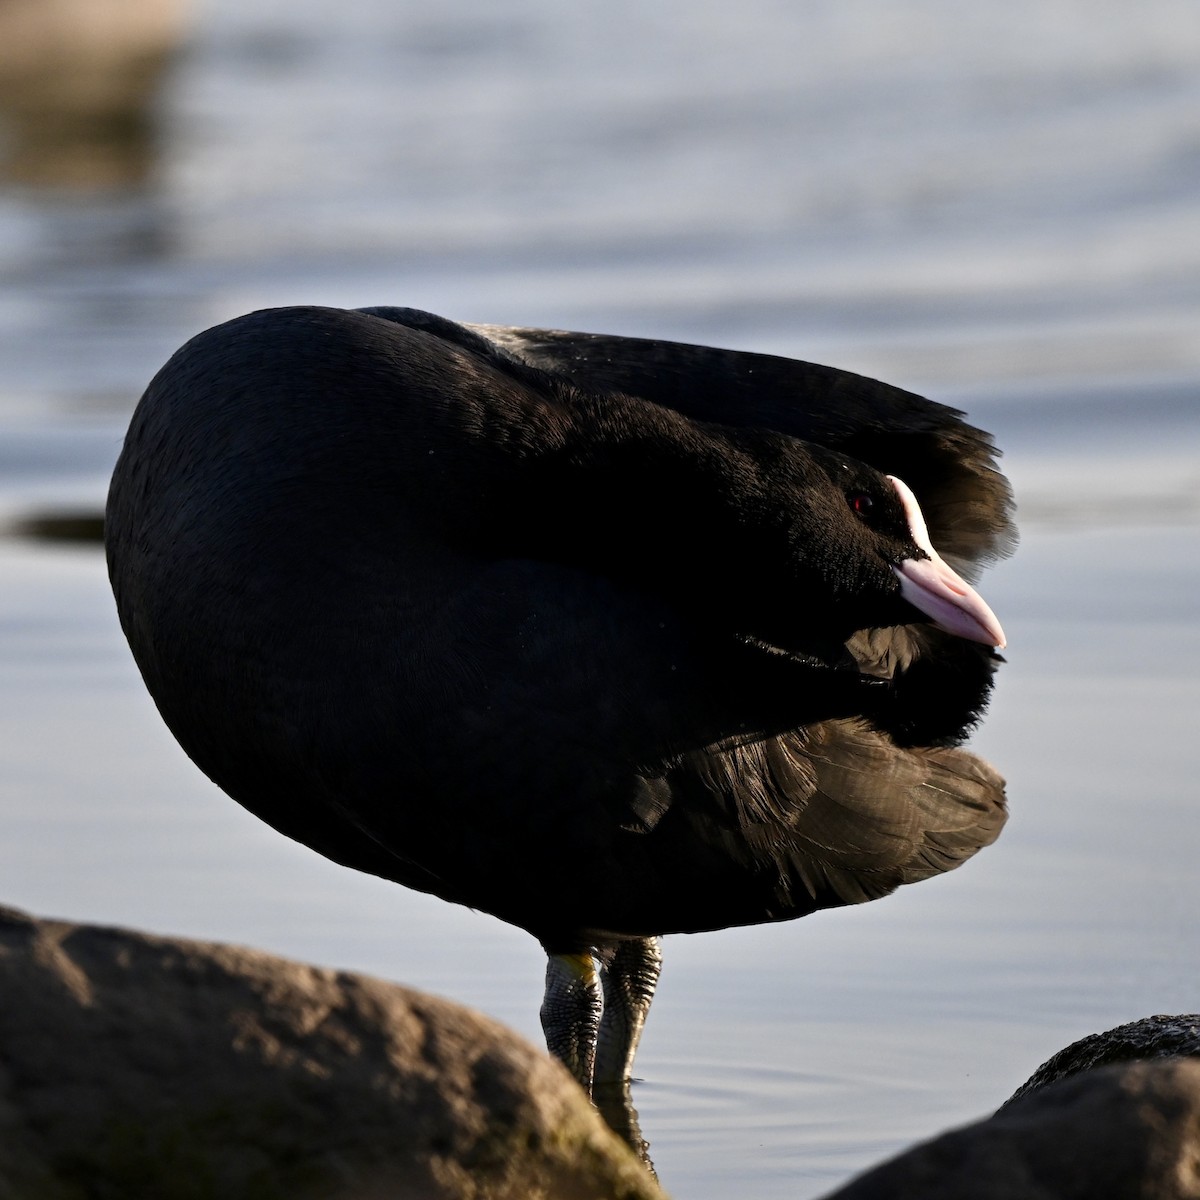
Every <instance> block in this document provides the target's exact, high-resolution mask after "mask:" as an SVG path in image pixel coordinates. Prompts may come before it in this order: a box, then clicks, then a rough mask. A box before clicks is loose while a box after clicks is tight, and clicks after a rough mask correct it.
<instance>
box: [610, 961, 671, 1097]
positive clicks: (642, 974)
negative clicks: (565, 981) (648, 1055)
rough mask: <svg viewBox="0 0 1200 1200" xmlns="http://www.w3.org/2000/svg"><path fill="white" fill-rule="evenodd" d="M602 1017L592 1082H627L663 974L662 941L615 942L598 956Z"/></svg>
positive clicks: (631, 1072)
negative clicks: (599, 961)
mask: <svg viewBox="0 0 1200 1200" xmlns="http://www.w3.org/2000/svg"><path fill="white" fill-rule="evenodd" d="M601 964H602V970H601V977H602V979H603V984H604V1016H603V1018H602V1020H601V1022H600V1035H599V1043H598V1046H597V1050H596V1066H595V1076H594V1077H595V1082H596V1083H597V1084H601V1083H604V1084H609V1083H623V1082H627V1081H628V1080H629V1079H630V1077H631V1076H632V1074H633V1057H634V1055H635V1054H636V1053H637V1048H638V1042H639V1041H640V1040H641V1036H642V1029H643V1028H644V1027H645V1024H646V1014H647V1013H649V1011H650V1002H651V1001H652V1000H653V999H654V989H655V986H656V985H657V984H658V974H659V972H660V971H661V970H662V939H661V938H637V939H636V940H633V941H627V942H617V943H615V945H613V946H612V947H610V948H606V949H605V950H604V951H603V952H602V954H601Z"/></svg>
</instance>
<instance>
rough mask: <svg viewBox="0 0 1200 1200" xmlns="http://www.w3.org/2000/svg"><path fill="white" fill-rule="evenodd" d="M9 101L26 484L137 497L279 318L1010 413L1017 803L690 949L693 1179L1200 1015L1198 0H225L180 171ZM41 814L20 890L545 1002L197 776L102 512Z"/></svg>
mask: <svg viewBox="0 0 1200 1200" xmlns="http://www.w3.org/2000/svg"><path fill="white" fill-rule="evenodd" d="M5 120H7V121H8V122H9V126H8V127H6V126H5V124H4V122H5ZM13 123H14V118H13V117H12V115H11V114H7V115H6V114H5V113H4V112H3V111H2V110H0V172H5V174H4V177H3V179H0V521H8V520H9V519H10V518H16V517H19V516H20V515H22V514H23V513H27V512H29V511H33V510H40V509H46V508H51V509H53V508H65V507H70V506H83V507H85V508H88V507H91V508H98V507H99V505H100V504H101V503H102V499H103V494H104V488H105V484H106V477H107V473H108V470H109V469H110V467H111V463H112V461H113V459H114V457H115V455H116V453H117V450H118V448H119V445H120V438H121V434H122V430H123V427H124V423H125V421H126V420H127V418H128V414H129V412H130V410H131V408H132V405H133V403H134V402H135V400H136V398H137V395H138V394H139V393H140V391H141V389H142V388H143V387H144V385H145V383H146V381H147V380H148V379H149V377H150V376H151V375H152V374H153V372H154V371H155V370H156V369H157V367H158V366H159V365H161V363H162V362H163V361H164V360H165V358H166V357H167V356H168V355H169V354H170V353H171V351H172V350H173V349H174V348H175V347H176V346H177V345H178V344H179V343H180V342H181V341H182V340H184V339H185V338H186V337H187V336H189V335H190V334H191V333H193V332H195V331H196V330H198V329H200V328H202V327H204V326H206V325H209V324H212V323H214V322H216V321H218V320H221V319H224V318H226V317H229V316H232V315H234V314H236V313H238V312H242V311H246V310H249V309H251V308H255V307H260V306H263V305H268V304H282V303H308V302H316V303H328V304H344V305H365V304H377V303H389V304H408V305H414V306H418V307H425V308H430V309H434V310H437V311H441V312H444V313H446V314H447V315H450V316H453V317H456V318H459V319H462V320H470V321H482V322H494V323H521V324H547V325H555V326H560V327H567V328H582V329H595V330H604V331H609V332H619V333H628V334H643V335H658V336H665V337H677V338H682V339H687V340H695V341H710V342H714V343H719V344H724V345H729V346H737V347H742V348H753V349H761V350H767V351H773V352H778V353H785V354H792V355H795V356H798V357H804V358H809V359H814V360H816V361H824V362H830V363H833V364H835V365H838V366H843V367H847V368H850V369H854V370H859V371H862V372H865V373H867V374H871V375H876V376H879V377H883V378H886V379H889V380H891V381H893V382H896V383H899V384H901V385H904V386H907V387H909V388H913V389H916V390H922V391H925V392H926V393H928V394H930V395H933V396H935V397H936V398H938V399H940V400H944V401H946V402H949V403H954V404H957V405H959V406H961V407H965V408H967V409H969V410H970V412H971V414H972V417H973V418H974V419H975V420H977V421H978V423H980V424H982V425H984V426H985V427H986V428H989V429H991V430H993V431H994V432H995V433H996V435H997V437H998V440H999V442H1000V444H1001V445H1002V446H1003V447H1004V449H1005V452H1006V458H1005V463H1006V467H1007V469H1008V471H1009V473H1010V475H1011V477H1012V478H1013V480H1014V483H1015V485H1016V487H1017V491H1018V499H1019V501H1020V517H1021V524H1022V531H1023V541H1022V545H1021V548H1020V550H1019V552H1018V554H1017V556H1016V557H1015V558H1013V559H1012V560H1011V561H1010V562H1007V563H1005V564H1003V565H1001V566H1000V567H998V568H997V569H995V570H994V571H992V572H991V573H989V575H988V576H987V577H986V578H985V580H984V582H983V585H982V588H981V590H982V591H983V593H984V594H985V595H986V596H987V598H988V600H989V602H990V603H991V605H992V607H993V608H994V609H995V610H996V612H997V613H998V614H999V616H1000V617H1001V619H1002V621H1003V622H1004V625H1005V628H1006V630H1007V632H1008V634H1009V638H1010V650H1009V652H1008V658H1009V665H1008V667H1007V668H1006V669H1005V671H1004V673H1003V678H1002V681H1001V684H1000V686H999V688H998V692H997V696H996V700H995V703H994V706H993V711H992V713H991V715H990V717H989V719H988V721H987V722H986V724H985V725H984V726H983V728H982V729H981V730H980V732H979V734H978V735H977V737H976V739H975V745H976V747H977V748H978V749H979V751H980V752H981V753H983V754H985V755H986V756H988V757H989V758H991V759H992V760H993V761H995V762H996V763H997V764H998V765H999V766H1000V767H1001V768H1002V770H1003V771H1004V772H1005V774H1006V775H1007V776H1008V778H1009V781H1010V803H1011V810H1012V818H1011V821H1010V825H1009V827H1008V829H1007V830H1006V832H1005V834H1004V836H1003V837H1002V839H1001V841H1000V842H999V843H998V844H997V845H996V846H995V847H994V848H992V849H990V850H988V851H987V852H985V853H984V854H982V855H981V856H980V857H979V858H978V859H977V860H975V861H973V862H971V863H969V864H967V865H966V866H965V867H964V868H963V869H962V870H961V871H959V872H956V873H954V874H952V875H949V876H946V877H944V878H942V879H938V880H933V881H930V882H927V883H924V884H921V885H919V886H917V887H913V888H909V889H907V890H906V891H904V892H902V893H900V894H898V895H896V896H894V897H892V898H890V899H888V900H886V901H883V902H880V903H877V904H873V905H870V906H867V907H865V908H861V909H848V910H842V911H838V912H835V913H827V914H822V915H820V916H817V917H814V918H812V919H810V920H807V921H803V922H800V923H795V924H790V925H784V926H778V927H771V928H761V929H749V930H745V929H743V930H736V931H730V932H727V933H718V934H709V935H704V936H699V937H694V938H687V937H677V938H672V939H668V942H667V946H666V955H667V959H666V968H665V971H664V975H663V981H662V986H661V992H660V995H659V998H658V1000H657V1002H656V1004H655V1008H654V1011H653V1013H652V1015H651V1020H650V1025H649V1028H648V1031H647V1034H646V1038H645V1042H644V1045H643V1049H642V1051H641V1054H640V1056H639V1060H638V1071H639V1075H640V1076H642V1079H643V1082H641V1083H640V1084H639V1085H638V1086H637V1087H636V1089H635V1100H636V1103H637V1105H638V1108H639V1110H640V1113H641V1118H642V1125H643V1131H644V1133H645V1135H646V1137H647V1138H648V1140H649V1141H650V1143H651V1152H652V1154H653V1156H654V1159H655V1162H656V1164H657V1166H658V1169H659V1172H660V1175H661V1177H662V1179H663V1182H664V1184H665V1185H666V1187H667V1188H668V1190H669V1191H670V1192H671V1193H672V1194H673V1195H675V1196H677V1197H679V1198H680V1200H710V1198H712V1200H716V1198H718V1197H723V1198H729V1197H735V1196H736V1197H742V1196H754V1197H757V1198H761V1200H770V1198H773V1197H785V1196H786V1197H789V1198H792V1197H798V1196H816V1195H819V1194H820V1193H822V1192H823V1191H826V1190H829V1189H830V1188H831V1187H833V1186H834V1185H835V1184H836V1183H837V1182H838V1181H840V1180H842V1179H844V1178H846V1177H847V1176H848V1175H850V1174H851V1173H852V1172H854V1171H856V1170H858V1169H861V1168H862V1167H864V1166H866V1165H867V1164H869V1163H870V1162H872V1161H874V1160H876V1159H878V1158H879V1157H881V1156H883V1155H885V1154H888V1153H889V1152H892V1151H893V1150H895V1149H897V1148H899V1147H900V1146H902V1145H904V1144H906V1143H908V1142H911V1141H913V1140H915V1139H918V1138H920V1137H923V1136H927V1135H930V1134H932V1133H934V1132H935V1131H937V1130H939V1129H940V1128H943V1127H945V1126H947V1125H949V1124H953V1123H961V1122H965V1121H967V1120H969V1119H972V1118H974V1117H976V1116H978V1115H981V1114H983V1113H985V1112H987V1111H989V1110H990V1109H992V1108H994V1107H995V1106H996V1105H997V1104H998V1103H999V1102H1000V1101H1001V1100H1003V1099H1004V1098H1005V1097H1006V1096H1007V1095H1008V1094H1009V1092H1011V1091H1012V1089H1013V1088H1015V1087H1016V1086H1017V1085H1018V1084H1019V1083H1020V1082H1021V1081H1022V1080H1023V1079H1024V1078H1025V1077H1026V1076H1027V1075H1028V1074H1029V1073H1030V1072H1031V1071H1032V1070H1033V1068H1034V1067H1036V1066H1037V1065H1038V1063H1039V1062H1041V1061H1042V1060H1043V1059H1044V1058H1045V1057H1047V1056H1048V1055H1049V1054H1050V1053H1051V1052H1053V1051H1054V1050H1056V1049H1058V1048H1059V1047H1061V1046H1062V1045H1064V1044H1066V1043H1067V1042H1068V1041H1070V1040H1072V1039H1073V1038H1075V1037H1077V1036H1080V1035H1082V1034H1085V1033H1088V1032H1092V1031H1095V1030H1098V1029H1102V1028H1105V1027H1108V1026H1111V1025H1114V1024H1117V1023H1119V1022H1122V1021H1125V1020H1130V1019H1133V1018H1136V1017H1139V1016H1144V1015H1148V1014H1151V1013H1155V1012H1178V1011H1193V1010H1195V1009H1196V1008H1198V1007H1200V982H1198V981H1197V975H1196V970H1195V963H1196V959H1197V951H1198V950H1200V945H1198V942H1200V938H1198V935H1197V931H1196V913H1197V911H1198V910H1200V872H1197V871H1196V869H1195V863H1196V860H1197V856H1198V854H1200V819H1198V818H1197V814H1196V811H1195V807H1196V805H1197V802H1198V801H1200V795H1198V789H1197V786H1196V776H1197V766H1196V747H1197V744H1198V741H1197V739H1198V735H1200V722H1198V718H1200V684H1198V683H1197V678H1196V664H1197V663H1198V662H1200V599H1198V596H1200V8H1197V6H1196V5H1195V0H1144V2H1143V3H1141V4H1139V5H1128V4H1124V3H1116V2H1114V0H1011V2H1010V3H1008V4H1004V5H1000V4H990V3H989V4H980V5H974V6H964V5H958V4H954V3H951V2H950V0H837V2H834V0H805V2H803V3H782V2H780V0H745V2H744V3H741V4H738V5H736V6H734V5H729V4H727V3H726V4H717V3H713V2H712V0H690V2H689V3H687V4H684V3H681V2H679V0H662V2H660V3H650V4H634V3H631V2H629V0H607V2H606V3H604V4H603V5H601V4H596V3H592V2H590V0H588V2H586V3H581V4H576V5H561V4H555V3H553V2H552V0H513V2H511V3H508V4H506V5H503V6H496V5H492V4H487V3H484V2H483V0H445V2H444V3H441V4H439V5H436V6H435V5H429V4H414V3H410V2H408V0H340V2H339V3H338V4H337V5H330V4H326V3H323V2H321V0H286V2H284V0H258V2H257V3H255V4H253V5H246V4H241V3H236V2H235V0H207V2H204V3H200V2H197V3H195V4H194V5H193V6H192V8H191V9H190V10H189V11H188V12H187V13H186V22H185V34H184V37H183V40H182V42H181V44H180V46H179V49H178V53H177V55H176V57H175V58H174V59H173V61H172V62H171V63H170V64H169V66H168V68H167V69H166V71H165V72H164V74H163V77H162V79H161V82H160V84H159V87H158V89H157V90H156V92H155V93H154V96H153V99H152V103H151V107H150V109H149V133H148V136H147V138H146V140H145V143H144V144H143V145H142V146H141V147H140V148H139V154H138V155H135V156H134V161H133V165H132V166H129V165H128V164H125V165H119V166H115V167H113V166H111V165H110V169H109V170H108V173H107V175H106V174H105V172H104V171H103V170H101V171H97V170H96V168H95V164H94V162H93V161H92V159H89V158H88V157H87V156H86V154H85V155H84V158H83V160H82V161H83V163H84V165H83V166H80V165H79V160H72V159H70V158H64V157H62V156H66V155H69V154H70V153H72V151H71V150H69V149H61V148H59V149H55V150H47V151H46V153H45V155H44V156H43V157H40V158H35V159H34V160H32V161H33V165H32V166H28V165H26V166H23V167H22V168H21V169H20V170H17V168H16V167H13V166H12V165H11V162H10V163H9V166H8V168H6V165H5V159H4V157H3V156H4V154H5V153H6V152H8V153H11V151H10V150H6V148H10V147H11V146H12V145H13V144H14V142H15V136H16V135H15V134H13V133H12V127H13ZM56 154H57V155H59V157H57V158H56V157H55V155H56ZM0 821H2V825H3V838H2V839H0V900H2V901H4V902H7V903H11V904H17V905H20V906H23V907H27V908H29V909H31V910H33V911H36V912H39V913H42V914H47V915H56V916H62V917H69V918H76V919H80V920H89V921H102V922H115V923H122V924H127V925H132V926H136V927H140V928H145V929H151V930H156V931H161V932H168V933H178V934H187V935H191V936H196V937H202V938H208V939H224V940H234V941H239V942H244V943H249V944H252V945H256V946H261V947H265V948H268V949H271V950H274V951H278V952H281V953H285V954H290V955H295V956H299V957H303V958H306V959H311V960H315V961H318V962H322V963H328V964H334V965H338V966H344V967H349V968H354V969H361V970H365V971H370V972H373V973H376V974H379V975H383V976H386V977H389V978H394V979H397V980H401V981H403V982H405V983H410V984H414V985H416V986H419V987H423V988H427V989H429V990H432V991H436V992H440V993H444V994H446V995H448V996H452V997H454V998H456V999H459V1000H462V1001H465V1002H468V1003H470V1004H473V1005H476V1006H478V1007H479V1008H482V1009H484V1010H485V1011H487V1012H489V1013H491V1014H493V1015H495V1016H498V1017H500V1018H501V1019H503V1020H505V1021H508V1022H509V1023H510V1024H512V1025H514V1026H515V1027H516V1028H518V1029H519V1030H521V1031H522V1032H524V1033H525V1034H527V1035H528V1036H529V1037H530V1038H534V1039H536V1038H537V1037H538V1029H537V1018H536V1011H537V1006H538V1001H539V992H540V986H541V975H542V958H541V954H540V951H539V949H538V947H537V946H536V944H535V943H534V942H533V941H532V939H530V938H528V937H527V936H526V935H524V934H521V933H520V932H518V931H515V930H512V929H509V928H507V927H504V926H502V925H500V924H499V923H497V922H496V921H494V920H492V919H490V918H486V917H482V916H478V915H476V914H472V913H469V912H466V911H464V910H460V909H456V908H452V907H450V906H448V905H444V904H442V903H440V902H438V901H435V900H432V899H430V898H428V897H422V896H416V895H413V894H410V893H407V892H404V891H402V890H400V889H398V888H395V887H393V886H390V885H387V884H384V883H382V882H380V881H377V880H373V879H369V878H366V877H362V876H356V875H354V874H352V873H350V872H347V871H344V870H342V869H340V868H337V867H334V866H332V865H330V864H328V863H325V862H324V861H322V860H321V859H320V858H318V857H317V856H315V855H314V854H312V853H310V852H308V851H306V850H304V849H302V848H300V847H298V846H296V845H293V844H291V843H289V842H287V841H285V840H283V839H282V838H280V837H279V836H278V835H276V834H275V833H273V832H272V831H271V830H269V829H268V828H266V827H265V826H263V825H260V824H258V823H257V822H255V821H254V819H253V818H251V817H249V816H248V815H247V814H244V813H243V812H242V811H241V810H240V809H239V808H238V807H237V806H236V805H234V804H233V802H232V801H229V800H228V799H226V798H225V797H224V796H222V795H221V794H220V793H219V792H217V791H216V789H215V788H213V787H212V785H210V784H209V783H208V782H207V781H206V780H205V779H204V778H203V777H202V776H201V775H200V774H199V773H198V772H197V771H196V770H195V769H194V768H192V767H191V765H190V764H189V763H188V762H187V760H186V759H185V758H184V757H183V755H182V753H181V752H180V751H179V750H178V749H177V748H176V746H175V745H174V743H173V742H172V741H171V739H170V737H169V735H168V734H167V733H166V731H165V729H164V728H163V727H162V726H161V724H160V722H159V721H158V719H157V715H156V713H155V712H154V710H153V707H152V705H151V703H150V701H149V700H148V698H147V697H146V695H145V694H144V691H143V689H142V686H141V683H140V681H139V679H138V677H137V674H136V671H135V670H134V667H133V664H132V662H131V660H130V659H129V656H128V653H127V651H126V649H125V647H124V644H123V642H122V640H121V636H120V633H119V630H118V629H117V626H116V621H115V617H114V614H113V611H112V605H111V600H110V597H109V595H108V591H107V584H106V581H105V578H104V570H103V562H102V557H101V555H100V553H99V552H98V550H97V549H96V548H94V547H87V546H81V547H70V546H53V545H48V544H44V543H39V542H34V541H31V540H27V539H22V538H18V537H9V538H5V539H0Z"/></svg>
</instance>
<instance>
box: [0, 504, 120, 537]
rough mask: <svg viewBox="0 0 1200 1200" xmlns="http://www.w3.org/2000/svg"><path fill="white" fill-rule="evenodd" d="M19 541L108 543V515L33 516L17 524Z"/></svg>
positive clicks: (16, 529)
mask: <svg viewBox="0 0 1200 1200" xmlns="http://www.w3.org/2000/svg"><path fill="white" fill-rule="evenodd" d="M13 532H14V533H15V534H16V535H17V536H18V537H25V538H34V539H36V540H37V541H40V542H94V543H96V544H97V545H99V544H101V543H102V542H103V541H104V514H103V513H102V512H92V511H87V510H79V511H74V510H64V511H61V512H39V513H30V514H28V515H27V516H24V517H19V518H18V519H17V520H16V521H14V522H13Z"/></svg>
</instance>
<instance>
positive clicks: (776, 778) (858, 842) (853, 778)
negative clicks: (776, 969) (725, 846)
mask: <svg viewBox="0 0 1200 1200" xmlns="http://www.w3.org/2000/svg"><path fill="white" fill-rule="evenodd" d="M686 767H687V768H689V769H690V770H691V771H693V772H695V774H696V777H697V779H698V780H699V781H700V782H701V783H702V784H703V786H704V787H705V788H706V790H708V791H709V793H710V794H711V795H713V796H719V797H722V798H723V802H724V803H725V804H726V805H732V806H734V810H733V812H732V813H731V815H732V816H733V817H734V818H735V820H736V822H737V838H736V839H735V840H736V841H739V842H742V843H743V847H744V848H743V850H742V851H741V853H743V854H746V853H747V852H748V855H749V857H752V858H755V859H759V858H761V856H763V855H769V856H770V858H771V859H772V860H773V861H774V863H775V865H776V867H777V869H778V877H779V883H780V887H781V888H782V889H783V891H784V892H785V893H786V896H785V895H780V896H779V897H778V899H779V900H780V901H781V902H790V903H792V904H804V903H807V902H809V901H811V900H819V901H820V902H821V903H828V902H833V903H839V902H840V903H844V904H856V903H860V902H862V901H865V900H873V899H875V898H877V897H879V896H883V895H886V894H887V893H888V892H891V891H893V890H894V889H895V888H897V887H899V886H900V885H901V884H905V883H913V882H916V881H917V880H919V879H926V878H928V877H930V876H932V875H939V874H942V873H943V872H945V871H949V870H952V869H953V868H955V867H957V866H958V865H959V864H960V863H962V862H965V861H966V860H967V859H968V858H970V857H971V856H972V855H973V854H975V852H976V851H978V850H980V849H982V848H983V847H984V846H987V845H989V844H990V843H991V842H993V841H995V839H996V838H997V837H998V836H999V834H1000V830H1001V828H1002V827H1003V825H1004V821H1005V818H1006V810H1005V800H1004V781H1003V780H1002V779H1001V778H1000V776H999V775H998V774H997V773H996V772H995V771H994V770H993V769H992V768H991V767H990V766H988V764H987V763H985V762H983V761H982V760H981V759H979V758H976V757H975V756H974V755H972V754H968V753H966V752H965V751H963V750H957V749H951V748H935V749H927V748H917V749H911V750H904V749H899V748H897V747H896V746H895V745H894V744H893V743H892V742H891V740H890V739H889V738H887V737H886V736H884V735H883V734H880V733H878V732H876V731H875V730H874V729H872V728H870V727H869V726H868V725H866V724H865V723H863V722H858V721H827V722H823V723H822V724H819V725H814V726H810V727H809V728H806V729H801V730H797V731H796V732H794V733H790V734H787V735H786V736H783V737H776V738H770V739H767V740H765V741H762V742H757V743H752V744H749V745H741V746H736V747H732V748H730V749H727V750H722V751H718V752H715V753H713V752H705V753H704V754H701V755H695V756H691V757H690V759H689V761H688V762H687V764H686ZM828 893H833V897H836V899H833V897H831V898H830V899H829V900H824V899H822V897H824V896H826V895H827V894H828Z"/></svg>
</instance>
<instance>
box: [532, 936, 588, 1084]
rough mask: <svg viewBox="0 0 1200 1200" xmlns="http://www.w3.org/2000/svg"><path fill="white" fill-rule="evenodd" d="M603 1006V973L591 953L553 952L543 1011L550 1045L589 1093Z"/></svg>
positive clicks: (544, 1028)
mask: <svg viewBox="0 0 1200 1200" xmlns="http://www.w3.org/2000/svg"><path fill="white" fill-rule="evenodd" d="M602 1008H603V1000H602V998H601V991H600V976H599V973H598V972H597V970H596V961H595V959H594V958H593V957H592V956H591V954H590V953H582V954H550V955H549V956H548V959H547V962H546V994H545V998H544V999H543V1000H542V1013H541V1016H542V1031H543V1032H544V1033H545V1035H546V1047H547V1049H549V1051H550V1053H551V1054H553V1055H554V1056H555V1058H557V1059H559V1060H561V1061H562V1063H563V1064H564V1065H565V1066H566V1068H567V1070H568V1071H570V1072H571V1074H572V1075H574V1076H575V1078H576V1079H577V1080H579V1083H580V1086H581V1087H582V1088H583V1090H584V1091H585V1092H587V1094H588V1095H589V1096H590V1095H591V1094H592V1076H593V1073H594V1071H595V1065H596V1038H597V1035H598V1034H599V1030H600V1013H601V1010H602Z"/></svg>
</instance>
